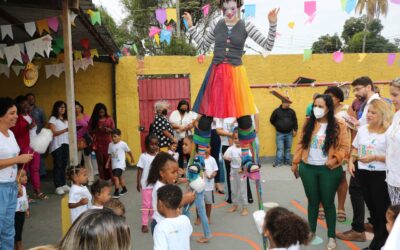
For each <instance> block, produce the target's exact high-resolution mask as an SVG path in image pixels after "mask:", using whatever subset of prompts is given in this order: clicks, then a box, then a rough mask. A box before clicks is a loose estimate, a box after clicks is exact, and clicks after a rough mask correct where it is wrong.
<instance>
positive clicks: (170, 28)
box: [165, 25, 174, 31]
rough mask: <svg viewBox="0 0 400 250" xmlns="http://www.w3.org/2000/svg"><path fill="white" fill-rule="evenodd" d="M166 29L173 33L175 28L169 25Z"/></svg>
mask: <svg viewBox="0 0 400 250" xmlns="http://www.w3.org/2000/svg"><path fill="white" fill-rule="evenodd" d="M165 29H166V30H168V31H173V30H174V27H172V25H168V26H167V27H166V28H165Z"/></svg>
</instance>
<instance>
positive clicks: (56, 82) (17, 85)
mask: <svg viewBox="0 0 400 250" xmlns="http://www.w3.org/2000/svg"><path fill="white" fill-rule="evenodd" d="M44 65H45V64H43V65H42V66H41V67H40V70H39V79H38V81H37V83H36V85H35V86H33V87H32V88H27V87H25V85H24V83H23V81H22V73H21V74H20V76H18V77H17V76H16V75H15V73H14V72H13V71H12V70H11V72H10V78H7V77H6V76H4V75H1V76H0V93H1V94H0V96H9V97H13V98H14V97H16V96H18V95H25V94H26V93H34V94H35V96H36V103H37V106H38V107H42V108H43V109H44V110H45V113H46V115H47V117H48V116H50V113H51V109H52V107H53V104H54V102H56V101H57V100H63V101H65V100H66V97H65V90H66V88H65V75H64V73H63V74H61V76H60V78H57V77H55V76H52V77H50V78H49V79H46V73H45V69H44ZM111 67H112V66H111V64H109V63H97V62H96V63H95V64H94V67H92V66H89V68H88V69H87V70H86V71H82V70H79V71H78V73H76V74H75V98H76V100H78V101H79V102H80V103H81V104H82V105H83V106H84V108H85V113H87V114H88V115H91V114H92V111H93V107H94V105H95V104H96V103H97V102H103V103H104V104H106V106H107V107H108V109H109V112H110V113H112V84H111V80H112V68H111Z"/></svg>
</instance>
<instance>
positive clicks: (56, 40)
mask: <svg viewBox="0 0 400 250" xmlns="http://www.w3.org/2000/svg"><path fill="white" fill-rule="evenodd" d="M54 45H55V46H56V47H57V48H59V49H64V38H63V37H62V36H59V37H56V38H54Z"/></svg>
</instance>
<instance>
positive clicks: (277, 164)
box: [272, 163, 282, 168]
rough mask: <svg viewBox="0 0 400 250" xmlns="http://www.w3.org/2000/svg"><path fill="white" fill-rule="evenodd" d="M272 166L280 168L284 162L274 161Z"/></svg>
mask: <svg viewBox="0 0 400 250" xmlns="http://www.w3.org/2000/svg"><path fill="white" fill-rule="evenodd" d="M272 166H273V167H274V168H279V167H282V164H280V163H274V164H272Z"/></svg>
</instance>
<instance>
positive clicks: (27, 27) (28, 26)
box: [24, 22, 36, 37]
mask: <svg viewBox="0 0 400 250" xmlns="http://www.w3.org/2000/svg"><path fill="white" fill-rule="evenodd" d="M24 26H25V30H26V33H28V34H29V35H30V36H31V37H32V36H33V35H34V34H35V32H36V25H35V22H29V23H24Z"/></svg>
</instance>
